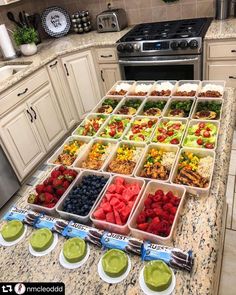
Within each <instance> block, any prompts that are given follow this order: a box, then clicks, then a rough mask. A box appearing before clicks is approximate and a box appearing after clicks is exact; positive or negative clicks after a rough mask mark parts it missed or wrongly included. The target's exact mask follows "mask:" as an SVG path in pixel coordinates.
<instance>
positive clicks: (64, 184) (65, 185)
mask: <svg viewBox="0 0 236 295" xmlns="http://www.w3.org/2000/svg"><path fill="white" fill-rule="evenodd" d="M62 186H63V187H64V188H65V189H67V188H68V187H69V186H70V182H69V181H68V180H64V182H63V184H62Z"/></svg>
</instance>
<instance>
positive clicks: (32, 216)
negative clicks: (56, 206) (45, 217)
mask: <svg viewBox="0 0 236 295" xmlns="http://www.w3.org/2000/svg"><path fill="white" fill-rule="evenodd" d="M40 215H41V214H40V213H38V212H34V211H31V210H28V209H25V208H23V209H22V208H17V207H16V206H13V207H12V208H11V209H10V210H9V211H8V212H7V213H6V214H5V215H4V217H3V219H4V220H6V221H10V220H19V221H21V222H23V223H25V224H28V225H31V226H33V225H34V223H35V222H36V220H37V218H39V216H40Z"/></svg>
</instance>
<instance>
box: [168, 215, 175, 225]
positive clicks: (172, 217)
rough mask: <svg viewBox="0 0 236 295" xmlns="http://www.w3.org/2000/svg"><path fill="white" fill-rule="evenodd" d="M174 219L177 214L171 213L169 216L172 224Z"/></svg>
mask: <svg viewBox="0 0 236 295" xmlns="http://www.w3.org/2000/svg"><path fill="white" fill-rule="evenodd" d="M174 219H175V216H174V215H172V214H171V215H170V216H169V223H170V224H171V225H172V224H173V222H174Z"/></svg>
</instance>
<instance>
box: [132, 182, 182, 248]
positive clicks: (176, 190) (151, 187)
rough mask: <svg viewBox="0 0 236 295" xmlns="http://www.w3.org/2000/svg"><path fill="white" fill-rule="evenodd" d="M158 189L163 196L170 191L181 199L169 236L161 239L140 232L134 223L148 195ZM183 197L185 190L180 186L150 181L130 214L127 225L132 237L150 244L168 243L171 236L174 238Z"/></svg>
mask: <svg viewBox="0 0 236 295" xmlns="http://www.w3.org/2000/svg"><path fill="white" fill-rule="evenodd" d="M158 189H161V190H163V191H164V193H165V194H166V193H167V192H169V191H172V192H173V194H174V195H175V196H177V197H179V198H180V199H181V200H180V203H179V206H178V209H177V211H176V214H175V218H174V221H173V224H172V226H171V231H170V234H169V235H168V236H167V237H161V236H158V235H155V234H152V233H149V232H145V231H142V230H140V229H138V228H137V223H136V220H137V217H138V215H139V214H140V213H141V211H142V210H143V208H144V201H145V200H146V198H147V197H148V195H149V194H154V193H155V192H156V191H157V190H158ZM185 197H186V189H185V188H184V187H182V186H177V185H173V184H167V183H161V182H159V181H150V182H149V183H148V184H147V186H146V188H145V191H144V193H143V195H142V197H141V199H140V201H139V203H138V205H137V207H136V209H135V211H134V213H133V214H132V217H131V218H130V220H129V223H128V226H129V229H130V231H131V234H132V236H134V237H135V238H138V239H141V240H147V241H151V242H153V243H157V244H159V243H161V244H168V243H170V242H171V241H172V239H173V236H174V230H175V228H176V226H177V224H178V219H179V217H180V213H181V211H182V208H183V205H184V201H185Z"/></svg>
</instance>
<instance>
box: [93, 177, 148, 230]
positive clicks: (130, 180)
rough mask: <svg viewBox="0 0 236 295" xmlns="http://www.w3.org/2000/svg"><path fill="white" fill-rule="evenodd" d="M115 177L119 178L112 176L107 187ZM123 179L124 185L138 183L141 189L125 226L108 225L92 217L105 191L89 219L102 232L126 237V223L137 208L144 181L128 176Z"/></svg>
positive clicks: (127, 228)
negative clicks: (102, 230)
mask: <svg viewBox="0 0 236 295" xmlns="http://www.w3.org/2000/svg"><path fill="white" fill-rule="evenodd" d="M117 177H121V176H116V175H114V176H113V177H112V178H111V180H110V182H109V184H108V186H109V185H110V184H112V183H114V181H115V179H116V178H117ZM123 178H124V179H125V182H126V183H139V185H140V187H141V190H140V192H139V194H138V196H137V198H136V200H135V202H134V205H133V209H132V210H131V212H130V215H129V218H128V220H127V222H126V224H124V225H118V224H114V223H110V222H107V221H103V220H98V219H95V218H94V217H93V213H94V212H95V211H96V210H97V209H98V207H99V205H100V203H101V201H102V199H103V197H104V196H105V194H106V191H107V189H106V190H105V191H104V192H103V195H102V197H101V198H100V199H99V202H98V203H97V205H96V206H95V207H94V209H93V211H92V212H91V214H90V219H91V220H92V222H93V224H94V225H95V227H97V228H100V229H104V230H107V231H109V232H114V233H118V234H123V235H126V234H128V233H129V227H128V222H129V220H130V218H131V216H132V214H133V212H134V210H135V208H136V206H137V204H138V202H139V199H140V197H141V195H142V193H143V190H144V187H145V181H144V180H143V179H136V178H133V177H128V176H123Z"/></svg>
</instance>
